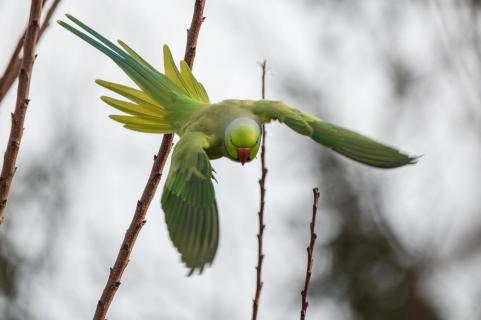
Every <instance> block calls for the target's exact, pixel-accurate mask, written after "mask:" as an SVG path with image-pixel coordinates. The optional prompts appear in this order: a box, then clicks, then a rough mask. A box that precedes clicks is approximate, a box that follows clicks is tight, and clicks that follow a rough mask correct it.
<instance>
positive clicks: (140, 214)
mask: <svg viewBox="0 0 481 320" xmlns="http://www.w3.org/2000/svg"><path fill="white" fill-rule="evenodd" d="M204 6H205V0H196V2H195V8H194V15H193V17H192V24H191V26H190V29H189V30H187V35H188V36H187V46H186V52H185V58H184V60H185V62H186V63H187V64H188V65H189V66H190V67H191V68H192V66H193V63H194V57H195V48H196V45H197V38H198V36H199V31H200V27H201V24H202V22H203V21H204V17H203V12H204ZM173 139H174V136H173V135H172V134H166V135H164V137H163V139H162V143H161V145H160V149H159V152H158V153H157V155H156V156H155V157H154V164H153V166H152V170H151V172H150V176H149V179H148V180H147V184H146V185H145V187H144V191H143V193H142V197H141V198H140V200H139V201H138V202H137V207H136V210H135V214H134V217H133V218H132V222H131V223H130V226H129V228H128V229H127V231H126V233H125V236H124V240H123V241H122V245H121V246H120V249H119V252H118V254H117V258H116V259H115V263H114V266H113V267H112V268H110V275H109V278H108V280H107V284H106V285H105V288H104V290H103V292H102V296H101V297H100V300H99V301H98V303H97V308H96V310H95V315H94V317H93V319H94V320H104V319H105V316H106V315H107V311H108V309H109V307H110V304H111V303H112V300H113V299H114V295H115V293H116V292H117V289H118V288H119V286H120V280H121V278H122V274H123V272H124V270H125V268H126V267H127V264H128V263H129V257H130V253H131V252H132V248H133V247H134V244H135V241H136V240H137V236H138V235H139V232H140V230H141V229H142V227H143V225H144V224H145V216H146V214H147V209H148V208H149V205H150V203H151V202H152V199H153V197H154V195H155V191H156V189H157V186H158V185H159V182H160V178H161V177H162V172H163V169H164V165H165V162H166V160H167V157H168V155H169V153H170V150H171V149H172V145H173Z"/></svg>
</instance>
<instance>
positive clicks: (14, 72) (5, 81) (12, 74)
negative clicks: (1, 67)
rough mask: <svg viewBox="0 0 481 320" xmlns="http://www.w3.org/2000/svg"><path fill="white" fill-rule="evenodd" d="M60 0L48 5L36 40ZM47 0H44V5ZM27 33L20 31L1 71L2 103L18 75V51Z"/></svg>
mask: <svg viewBox="0 0 481 320" xmlns="http://www.w3.org/2000/svg"><path fill="white" fill-rule="evenodd" d="M60 1H61V0H55V1H54V2H53V3H52V5H51V6H50V9H48V11H47V14H46V15H45V18H44V19H43V23H42V26H41V27H40V33H39V35H38V40H37V42H39V41H40V39H41V38H42V35H43V33H44V32H45V29H47V27H48V26H49V25H50V20H51V18H52V16H53V14H54V13H55V10H56V9H57V7H58V5H59V4H60ZM46 2H47V1H46V0H45V1H44V4H43V5H44V6H45V3H46ZM26 33H27V30H25V31H24V32H23V33H22V36H21V37H20V39H19V40H18V42H17V46H16V47H15V50H14V51H13V53H12V56H11V57H10V61H9V62H8V64H7V68H6V69H5V72H4V73H3V76H2V77H1V78H0V104H1V103H2V100H3V99H4V98H5V96H6V95H7V92H8V91H9V90H10V88H11V87H12V85H13V83H14V82H15V79H17V77H18V73H19V72H20V65H21V64H22V58H21V57H20V52H21V51H22V47H23V39H24V38H25V34H26Z"/></svg>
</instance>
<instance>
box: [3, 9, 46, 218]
mask: <svg viewBox="0 0 481 320" xmlns="http://www.w3.org/2000/svg"><path fill="white" fill-rule="evenodd" d="M42 5H43V4H42V1H41V0H32V3H31V7H30V17H29V22H28V28H27V31H26V33H25V40H24V44H23V59H22V64H21V68H20V75H19V82H18V90H17V103H16V105H15V112H14V113H13V114H12V127H11V129H10V136H9V138H8V144H7V148H6V150H5V155H4V161H3V166H2V172H1V176H0V224H1V223H2V222H3V213H4V210H5V207H6V206H7V199H8V193H9V191H10V186H11V184H12V180H13V176H14V174H15V171H16V169H17V168H16V166H15V163H16V160H17V155H18V151H19V149H20V142H21V140H22V136H23V124H24V121H25V115H26V113H27V107H28V104H29V102H30V100H29V99H28V95H29V92H30V81H31V79H32V69H33V63H34V62H35V47H36V45H37V40H38V36H39V34H40V23H39V22H40V16H41V13H42Z"/></svg>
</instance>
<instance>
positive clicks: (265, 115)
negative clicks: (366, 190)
mask: <svg viewBox="0 0 481 320" xmlns="http://www.w3.org/2000/svg"><path fill="white" fill-rule="evenodd" d="M252 111H253V112H254V113H255V114H257V115H258V116H259V117H260V119H261V121H262V122H263V123H265V122H269V121H270V120H279V121H280V122H283V123H285V124H286V125H287V126H288V127H290V128H291V129H292V130H294V131H296V132H298V133H300V134H303V135H307V136H309V137H311V138H312V139H313V140H314V141H316V142H317V143H319V144H321V145H323V146H326V147H328V148H330V149H332V150H334V151H336V152H338V153H340V154H342V155H344V156H346V157H348V158H350V159H352V160H355V161H358V162H361V163H364V164H367V165H370V166H374V167H378V168H396V167H401V166H404V165H407V164H413V163H416V160H417V158H418V157H411V156H409V155H407V154H405V153H402V152H400V151H399V150H397V149H396V148H393V147H390V146H387V145H385V144H382V143H380V142H377V141H375V140H373V139H370V138H368V137H365V136H363V135H361V134H359V133H357V132H354V131H351V130H349V129H345V128H342V127H339V126H336V125H334V124H331V123H328V122H326V121H322V120H320V119H318V118H316V117H313V116H311V115H308V114H306V113H303V112H301V111H299V110H297V109H294V108H291V107H288V106H287V105H285V104H284V103H282V102H280V101H269V100H261V101H258V102H256V103H254V105H253V107H252Z"/></svg>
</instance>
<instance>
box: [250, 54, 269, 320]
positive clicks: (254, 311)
mask: <svg viewBox="0 0 481 320" xmlns="http://www.w3.org/2000/svg"><path fill="white" fill-rule="evenodd" d="M266 66H267V61H266V60H264V62H262V64H261V67H262V99H265V98H266V73H267V69H266ZM266 176H267V168H266V128H265V126H264V125H262V141H261V178H260V180H259V187H260V193H261V197H260V209H259V213H258V215H259V233H258V234H257V253H258V255H257V266H256V293H255V297H254V300H253V301H252V320H256V319H257V312H258V310H259V300H260V297H261V290H262V286H263V285H264V282H263V281H262V262H263V261H264V253H263V252H262V240H263V236H264V229H265V228H266V225H265V224H264V206H265V198H266V187H265V185H266Z"/></svg>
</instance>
